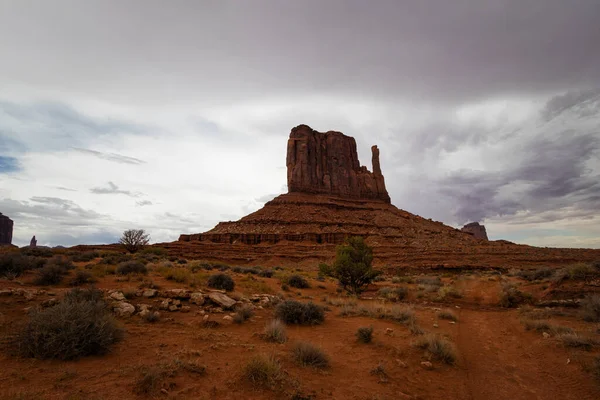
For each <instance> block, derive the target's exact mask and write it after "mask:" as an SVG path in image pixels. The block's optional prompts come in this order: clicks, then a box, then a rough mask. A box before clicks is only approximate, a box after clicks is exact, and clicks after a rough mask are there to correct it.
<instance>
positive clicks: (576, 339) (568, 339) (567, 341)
mask: <svg viewBox="0 0 600 400" xmlns="http://www.w3.org/2000/svg"><path fill="white" fill-rule="evenodd" d="M558 339H559V340H560V341H561V342H562V344H563V345H564V346H565V347H575V348H579V349H582V350H586V351H590V350H591V349H592V347H594V346H595V345H596V344H597V343H596V341H595V340H593V339H591V338H588V337H584V336H580V335H578V334H576V333H564V334H562V335H559V336H558Z"/></svg>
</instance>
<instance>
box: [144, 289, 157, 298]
mask: <svg viewBox="0 0 600 400" xmlns="http://www.w3.org/2000/svg"><path fill="white" fill-rule="evenodd" d="M157 294H158V290H156V289H146V290H144V292H143V293H142V296H143V297H146V298H151V297H156V295H157Z"/></svg>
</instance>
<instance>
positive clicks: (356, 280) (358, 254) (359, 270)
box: [332, 236, 382, 294]
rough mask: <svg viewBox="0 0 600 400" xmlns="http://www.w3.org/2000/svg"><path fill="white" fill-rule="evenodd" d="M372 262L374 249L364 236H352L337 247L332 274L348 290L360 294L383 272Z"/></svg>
mask: <svg viewBox="0 0 600 400" xmlns="http://www.w3.org/2000/svg"><path fill="white" fill-rule="evenodd" d="M372 262H373V249H371V247H369V246H367V244H366V243H365V242H364V240H363V238H362V237H359V236H357V237H351V238H349V239H348V240H347V241H346V243H345V244H343V245H340V246H338V247H337V249H336V257H335V261H334V263H333V267H332V276H333V277H334V278H337V279H338V281H339V282H340V285H341V286H342V288H344V289H345V290H346V291H348V292H350V293H355V294H359V293H361V292H362V291H363V290H364V289H365V287H366V286H368V285H369V284H370V283H371V282H372V281H373V279H375V278H376V277H377V276H378V275H381V273H382V272H381V271H375V270H374V269H373V267H372V266H371V264H372Z"/></svg>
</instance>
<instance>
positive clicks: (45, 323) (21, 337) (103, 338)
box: [13, 291, 123, 360]
mask: <svg viewBox="0 0 600 400" xmlns="http://www.w3.org/2000/svg"><path fill="white" fill-rule="evenodd" d="M76 293H77V294H72V295H68V296H65V298H64V299H63V300H62V301H61V302H59V303H58V304H57V305H55V306H53V307H50V308H46V309H41V310H40V309H37V310H34V311H32V312H31V314H30V317H29V321H28V322H27V324H26V325H25V326H24V327H23V328H22V329H21V330H20V331H19V332H18V333H17V334H16V335H15V337H14V338H13V340H14V343H13V348H14V349H15V351H16V353H17V354H18V355H20V356H23V357H33V358H40V359H48V358H51V359H60V360H71V359H76V358H79V357H83V356H88V355H95V354H104V353H106V352H108V351H109V349H110V347H111V346H112V345H113V344H114V343H116V342H118V341H119V340H121V338H122V336H123V331H122V329H121V328H119V327H118V325H117V323H116V321H115V319H114V317H113V316H112V315H111V314H110V313H109V312H108V311H107V310H106V308H105V306H104V303H103V302H101V301H95V300H87V299H86V297H88V298H94V297H95V294H93V293H94V292H92V291H87V292H86V291H77V292H76Z"/></svg>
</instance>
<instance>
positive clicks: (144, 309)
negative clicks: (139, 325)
mask: <svg viewBox="0 0 600 400" xmlns="http://www.w3.org/2000/svg"><path fill="white" fill-rule="evenodd" d="M137 310H138V313H139V314H140V317H145V316H146V315H148V314H150V313H151V312H152V311H151V310H152V306H151V305H149V304H138V305H137Z"/></svg>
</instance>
